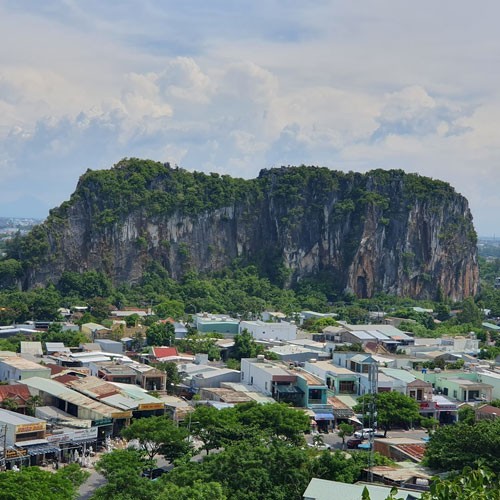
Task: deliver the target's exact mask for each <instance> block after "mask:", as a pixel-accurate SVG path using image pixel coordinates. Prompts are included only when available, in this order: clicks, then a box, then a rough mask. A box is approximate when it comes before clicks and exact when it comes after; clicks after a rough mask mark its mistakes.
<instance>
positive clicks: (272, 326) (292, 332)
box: [239, 320, 297, 341]
mask: <svg viewBox="0 0 500 500" xmlns="http://www.w3.org/2000/svg"><path fill="white" fill-rule="evenodd" d="M243 330H247V331H248V332H249V333H251V334H252V337H253V338H254V339H255V340H267V341H275V340H281V341H283V340H284V341H290V340H294V339H295V338H296V337H297V325H296V324H295V323H289V322H287V321H280V322H279V323H267V322H265V321H260V320H257V321H242V322H241V323H240V324H239V333H241V332H242V331H243Z"/></svg>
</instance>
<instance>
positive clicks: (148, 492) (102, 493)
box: [92, 449, 155, 500]
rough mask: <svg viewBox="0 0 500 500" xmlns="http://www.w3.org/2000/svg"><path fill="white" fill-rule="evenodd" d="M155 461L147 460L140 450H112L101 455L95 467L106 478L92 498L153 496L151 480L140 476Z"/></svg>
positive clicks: (117, 498)
mask: <svg viewBox="0 0 500 500" xmlns="http://www.w3.org/2000/svg"><path fill="white" fill-rule="evenodd" d="M154 465H155V461H154V460H153V461H152V460H148V459H147V458H146V457H145V453H144V451H142V450H134V449H128V450H113V451H112V452H111V453H106V454H104V455H102V457H101V458H100V460H99V461H98V462H97V463H96V465H95V467H96V470H97V471H98V472H100V473H101V474H102V475H103V476H104V477H105V478H106V480H107V483H106V484H105V485H104V486H102V487H101V488H98V489H97V490H96V491H95V492H94V494H93V495H92V499H93V500H108V499H110V498H112V499H116V500H135V499H136V498H155V495H154V493H155V490H154V485H153V484H152V483H153V481H150V480H149V479H147V478H144V477H142V476H141V475H142V473H143V471H146V470H152V468H153V467H154Z"/></svg>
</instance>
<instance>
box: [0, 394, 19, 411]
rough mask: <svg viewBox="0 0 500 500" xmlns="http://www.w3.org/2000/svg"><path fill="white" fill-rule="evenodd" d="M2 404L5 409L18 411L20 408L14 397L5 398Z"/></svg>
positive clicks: (0, 404)
mask: <svg viewBox="0 0 500 500" xmlns="http://www.w3.org/2000/svg"><path fill="white" fill-rule="evenodd" d="M0 406H1V407H2V408H3V409H4V410H10V411H16V410H17V409H18V408H19V405H18V404H17V401H16V400H15V399H14V398H9V397H7V398H5V399H4V400H3V401H2V402H1V403H0Z"/></svg>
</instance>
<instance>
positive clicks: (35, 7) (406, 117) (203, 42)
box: [0, 0, 500, 233]
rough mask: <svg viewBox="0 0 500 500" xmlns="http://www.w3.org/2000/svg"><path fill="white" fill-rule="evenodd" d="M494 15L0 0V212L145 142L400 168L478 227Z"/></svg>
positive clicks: (493, 205)
mask: <svg viewBox="0 0 500 500" xmlns="http://www.w3.org/2000/svg"><path fill="white" fill-rule="evenodd" d="M499 13H500V7H499V6H498V4H497V3H494V2H486V7H484V8H482V9H478V8H477V6H474V5H472V4H470V3H468V2H465V1H458V2H454V4H453V8H452V9H451V8H450V6H449V5H447V3H446V2H444V3H439V2H438V3H436V2H430V1H424V2H423V3H422V2H421V3H420V4H419V5H418V6H415V7H414V8H409V7H408V6H402V5H401V4H400V3H397V2H392V1H383V2H377V3H376V4H373V3H372V2H363V1H360V2H345V3H342V2H340V3H339V2H325V1H323V0H317V1H312V2H307V3H303V2H286V3H283V2H281V1H280V0H272V1H266V2H264V1H263V0H255V1H253V2H241V3H237V4H228V3H227V2H223V1H222V0H216V1H214V2H210V3H207V2H202V1H201V0H198V1H196V0H195V1H194V2H181V3H179V2H176V3H174V2H166V3H165V2H160V1H159V0H158V1H157V0H148V1H145V2H141V3H138V2H134V1H132V0H128V1H126V2H122V3H121V4H120V5H115V4H113V5H111V4H109V3H107V2H97V1H96V0H89V2H86V3H85V8H83V7H82V6H81V5H80V4H79V3H78V2H73V1H58V0H47V1H46V2H31V3H28V4H27V6H25V7H23V8H20V7H19V4H18V3H17V2H13V1H12V2H5V3H4V4H3V5H2V6H1V7H0V32H1V33H2V35H1V36H2V42H3V43H2V44H0V57H1V58H2V61H3V65H2V68H0V151H1V153H0V175H1V176H2V184H3V186H5V188H4V189H5V190H6V191H7V192H8V193H9V197H10V198H9V199H8V201H7V202H5V203H3V204H2V202H0V213H1V212H4V213H7V211H10V213H13V212H12V210H13V209H16V210H18V209H19V207H21V206H22V207H25V209H26V210H29V207H30V201H29V199H30V198H33V199H34V198H37V201H36V207H35V206H34V205H33V208H32V209H33V210H40V203H43V204H45V210H46V209H48V208H49V207H51V206H54V205H56V204H58V203H60V202H61V201H63V200H64V199H66V198H68V197H69V194H70V193H71V192H72V190H73V189H74V186H75V184H76V182H77V179H78V177H79V175H81V174H82V173H83V172H84V171H85V170H86V168H89V167H90V168H106V167H109V166H111V165H112V164H114V163H115V162H116V161H117V160H118V159H120V158H121V157H123V156H144V157H151V158H154V159H158V160H161V161H171V162H172V163H178V164H179V165H181V166H184V167H186V168H190V169H198V170H200V169H202V170H206V171H209V170H211V171H219V172H224V173H231V174H234V175H242V176H245V177H250V176H254V175H256V174H257V172H258V171H259V170H260V169H261V168H265V167H270V166H274V165H280V164H300V163H306V164H307V163H309V164H321V165H326V166H330V167H335V168H339V169H345V170H349V169H353V170H363V171H364V170H368V169H371V168H375V167H382V168H384V167H386V168H405V169H406V170H409V171H418V172H420V173H422V174H424V175H431V176H432V177H438V178H442V179H444V180H446V181H448V182H450V183H451V184H453V185H454V186H456V187H457V190H458V191H460V192H462V193H463V194H464V195H466V196H467V197H468V198H469V199H470V201H471V206H472V208H473V212H474V215H475V219H476V222H477V224H478V227H479V230H480V232H489V233H493V232H494V231H495V228H497V227H498V223H497V221H496V217H494V216H492V215H491V214H492V213H494V212H495V211H496V212H498V201H497V200H498V196H497V194H496V191H497V188H496V185H498V184H500V182H499V181H500V174H499V173H498V172H499V170H498V165H499V163H500V146H498V140H497V135H498V134H497V128H498V126H497V124H498V123H499V121H500V91H499V88H500V85H499V83H500V67H499V66H498V64H496V62H497V61H496V54H498V51H499V49H500V35H499V34H498V30H497V27H496V18H497V17H498V16H497V14H499ZM16 197H17V198H16ZM4 199H5V198H4ZM16 199H17V200H18V204H17V205H16V204H15V200H16ZM21 201H22V202H23V203H22V202H21ZM12 207H13V208H12ZM24 213H27V212H26V211H25V212H24ZM42 215H44V214H42ZM496 232H497V233H498V232H499V231H498V230H497V231H496Z"/></svg>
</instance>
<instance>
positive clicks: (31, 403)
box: [26, 395, 43, 416]
mask: <svg viewBox="0 0 500 500" xmlns="http://www.w3.org/2000/svg"><path fill="white" fill-rule="evenodd" d="M42 404H43V400H42V398H41V397H40V396H38V395H35V396H30V397H29V398H28V399H27V400H26V410H27V413H28V415H31V416H34V415H35V411H36V409H37V407H38V406H41V405H42Z"/></svg>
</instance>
